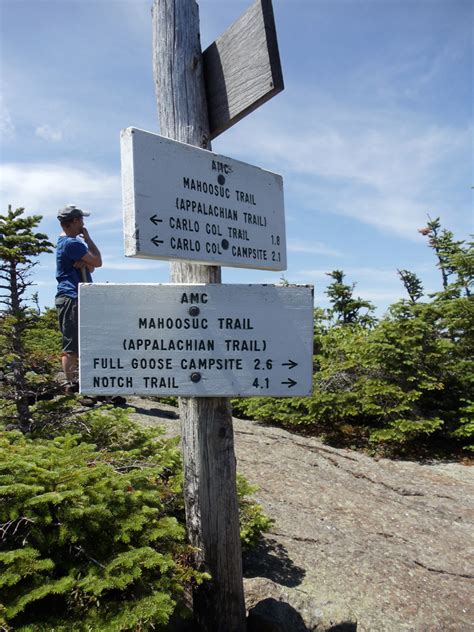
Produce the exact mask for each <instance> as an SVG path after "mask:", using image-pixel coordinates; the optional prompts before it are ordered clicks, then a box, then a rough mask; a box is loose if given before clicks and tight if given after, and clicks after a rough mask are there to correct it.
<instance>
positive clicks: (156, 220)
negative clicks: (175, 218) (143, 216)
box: [150, 213, 163, 226]
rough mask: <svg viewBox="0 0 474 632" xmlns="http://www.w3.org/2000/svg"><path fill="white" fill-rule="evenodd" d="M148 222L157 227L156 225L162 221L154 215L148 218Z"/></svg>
mask: <svg viewBox="0 0 474 632" xmlns="http://www.w3.org/2000/svg"><path fill="white" fill-rule="evenodd" d="M150 221H151V222H153V223H154V224H155V226H157V225H158V224H159V223H160V222H162V221H163V220H162V219H159V217H158V215H156V213H155V215H152V216H151V217H150Z"/></svg>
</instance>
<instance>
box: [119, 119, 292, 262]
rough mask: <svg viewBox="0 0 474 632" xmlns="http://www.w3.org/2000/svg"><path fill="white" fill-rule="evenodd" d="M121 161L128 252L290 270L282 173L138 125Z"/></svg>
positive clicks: (127, 136)
mask: <svg viewBox="0 0 474 632" xmlns="http://www.w3.org/2000/svg"><path fill="white" fill-rule="evenodd" d="M121 160H122V191H123V205H124V240H125V255H126V256H130V257H144V258H153V259H167V260H169V259H179V260H189V261H193V262H199V263H208V264H212V265H220V266H232V267H246V268H260V269H264V270H286V237H285V217H284V202H283V180H282V178H281V176H279V175H277V174H275V173H271V172H270V171H265V170H264V169H260V168H258V167H254V166H252V165H249V164H246V163H243V162H240V161H238V160H233V159H231V158H227V157H225V156H220V155H218V154H215V153H213V152H211V151H207V150H204V149H199V148H197V147H193V146H191V145H186V144H184V143H179V142H177V141H174V140H170V139H169V138H165V137H163V136H159V135H157V134H152V133H150V132H145V131H142V130H139V129H135V128H128V129H126V130H123V131H122V133H121Z"/></svg>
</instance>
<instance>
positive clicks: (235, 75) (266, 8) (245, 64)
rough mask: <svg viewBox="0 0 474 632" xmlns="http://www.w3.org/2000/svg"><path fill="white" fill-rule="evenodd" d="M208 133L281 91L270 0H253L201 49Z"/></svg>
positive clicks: (216, 131) (219, 130)
mask: <svg viewBox="0 0 474 632" xmlns="http://www.w3.org/2000/svg"><path fill="white" fill-rule="evenodd" d="M203 60H204V81H205V87H206V95H207V107H208V111H209V128H210V137H211V138H215V137H216V136H218V135H219V134H221V133H222V132H223V131H225V130H226V129H228V128H229V127H231V126H232V125H234V124H235V123H237V121H240V119H242V118H243V117H244V116H246V115H247V114H249V113H250V112H252V111H253V110H255V109H256V108H258V107H259V106H260V105H262V103H265V101H268V100H269V99H271V98H272V97H273V96H275V95H276V94H278V93H279V92H281V91H282V90H283V88H284V86H283V74H282V70H281V63H280V55H279V52H278V42H277V36H276V28H275V19H274V15H273V7H272V1H271V0H256V1H255V2H254V3H253V5H252V6H250V7H249V9H248V10H247V11H246V12H245V13H244V14H243V15H242V16H241V17H240V18H239V19H238V20H237V21H236V22H234V24H232V26H230V27H229V28H228V29H227V30H226V31H225V33H223V34H222V35H221V36H220V37H219V38H218V39H217V40H216V41H215V42H214V43H213V44H211V45H210V46H209V48H207V49H206V50H205V51H204V53H203Z"/></svg>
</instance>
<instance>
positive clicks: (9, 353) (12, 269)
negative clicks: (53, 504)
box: [0, 206, 53, 432]
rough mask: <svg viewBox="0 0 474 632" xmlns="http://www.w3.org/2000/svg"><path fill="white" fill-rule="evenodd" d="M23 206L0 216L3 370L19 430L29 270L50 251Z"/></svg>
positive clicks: (23, 412)
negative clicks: (7, 380) (6, 375)
mask: <svg viewBox="0 0 474 632" xmlns="http://www.w3.org/2000/svg"><path fill="white" fill-rule="evenodd" d="M24 210H25V209H24V208H17V209H16V210H15V211H13V210H12V207H11V206H9V207H8V213H7V214H6V215H0V304H1V305H2V306H3V308H4V309H3V313H2V317H1V322H0V336H1V340H0V342H1V346H2V347H3V349H2V352H3V353H2V356H3V362H4V363H5V365H4V371H5V373H11V375H12V380H11V381H12V386H13V400H14V404H15V409H16V424H17V425H18V427H19V429H20V430H21V431H22V432H28V430H29V428H30V410H29V405H28V390H29V389H28V378H27V372H28V366H27V364H26V361H25V348H24V335H25V332H26V331H27V329H28V327H29V325H30V323H31V319H32V317H33V312H32V310H31V309H30V308H29V306H28V300H27V297H26V294H27V291H28V289H29V288H30V287H31V285H33V283H32V281H31V280H30V276H31V270H32V269H33V267H34V266H36V265H37V263H38V261H37V258H38V257H39V255H40V254H42V253H46V252H51V249H52V247H53V245H52V244H51V243H50V242H49V241H48V237H47V235H44V234H43V233H38V232H35V229H36V227H37V226H38V224H39V223H40V221H41V219H42V217H41V216H40V215H31V216H29V217H25V216H24V215H23V214H24Z"/></svg>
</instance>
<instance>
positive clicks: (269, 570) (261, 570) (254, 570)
mask: <svg viewBox="0 0 474 632" xmlns="http://www.w3.org/2000/svg"><path fill="white" fill-rule="evenodd" d="M243 564H244V577H247V578H250V577H266V578H267V579H271V580H272V581H274V582H275V583H277V584H280V585H282V586H288V587H291V588H293V587H295V586H299V584H301V582H302V581H303V579H304V576H305V574H306V571H305V570H304V569H303V568H301V567H300V566H296V564H294V562H293V560H291V559H290V557H289V556H288V551H287V550H286V549H285V547H284V546H283V545H281V544H280V543H279V542H276V541H275V540H270V539H265V540H264V541H262V542H260V543H259V544H258V545H257V546H256V547H255V548H253V549H252V550H251V551H248V552H247V553H245V555H244V559H243Z"/></svg>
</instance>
